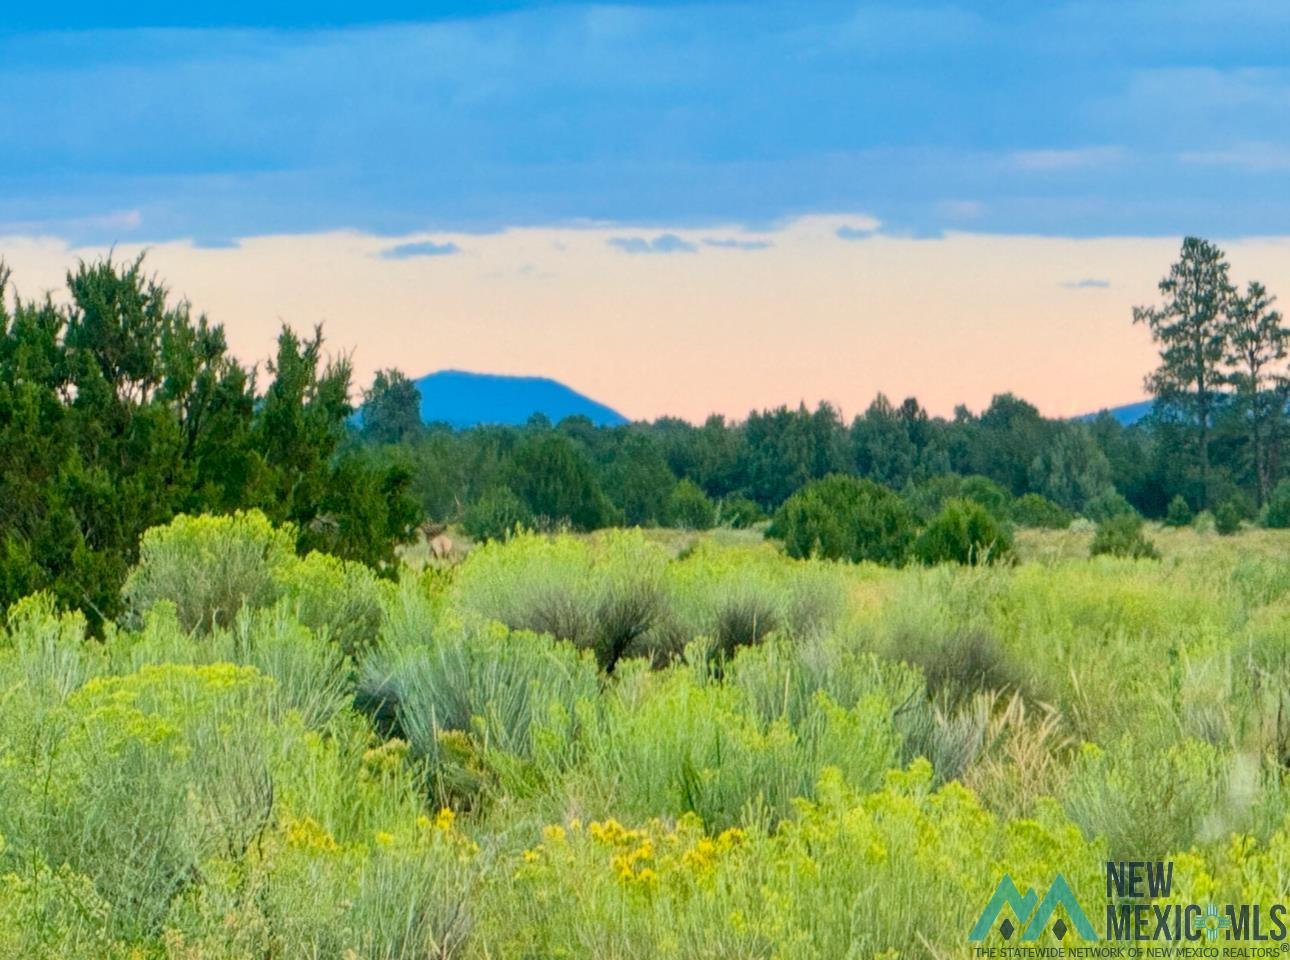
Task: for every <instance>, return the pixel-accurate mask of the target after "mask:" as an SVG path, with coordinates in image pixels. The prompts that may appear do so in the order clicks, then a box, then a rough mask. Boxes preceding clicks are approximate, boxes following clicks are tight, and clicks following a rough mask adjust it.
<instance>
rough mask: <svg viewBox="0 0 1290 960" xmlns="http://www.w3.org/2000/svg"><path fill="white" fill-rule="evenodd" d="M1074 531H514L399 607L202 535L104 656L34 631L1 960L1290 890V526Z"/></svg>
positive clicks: (920, 927) (877, 947) (6, 640)
mask: <svg viewBox="0 0 1290 960" xmlns="http://www.w3.org/2000/svg"><path fill="white" fill-rule="evenodd" d="M1090 536H1091V534H1090V533H1089V532H1088V531H1087V530H1081V529H1079V528H1078V527H1077V528H1075V529H1072V530H1069V531H1060V532H1043V533H1040V532H1035V531H1023V532H1022V533H1021V534H1020V535H1019V537H1018V547H1017V551H1018V555H1019V558H1020V562H1019V563H1018V564H1016V565H1015V566H1007V567H992V568H973V567H958V566H940V567H933V568H921V567H909V568H905V569H901V570H892V569H886V568H880V567H876V566H871V565H851V564H834V563H824V562H818V561H793V560H789V559H787V558H786V557H784V556H783V555H782V554H781V553H779V552H778V551H777V549H776V548H775V546H774V545H772V544H770V543H766V542H763V541H762V540H761V539H760V538H759V537H758V536H757V535H756V534H755V533H750V532H746V531H745V532H739V533H732V532H721V533H716V534H704V535H695V534H683V533H677V532H671V531H649V532H644V533H642V532H639V531H631V532H624V531H602V532H600V533H597V534H594V535H590V536H559V537H554V538H549V537H540V536H536V535H524V536H520V537H517V538H515V539H513V540H511V541H510V542H507V543H490V544H487V545H481V546H476V547H474V548H473V549H471V550H470V551H469V553H468V555H467V556H466V557H465V559H464V560H462V561H461V562H460V563H457V564H455V565H441V564H435V563H426V562H423V560H424V558H423V557H417V556H415V555H414V556H413V557H412V558H411V559H412V562H409V563H408V564H407V570H406V571H405V573H404V575H403V577H402V579H401V580H400V581H399V582H397V583H394V582H391V581H386V580H380V579H378V578H376V577H375V576H374V575H373V574H371V573H370V572H369V571H368V570H367V569H366V568H364V567H362V566H359V565H357V564H349V563H343V562H341V561H339V560H335V559H333V558H329V557H325V556H322V555H320V554H313V555H310V556H308V557H306V558H303V559H301V558H299V557H297V556H296V554H295V552H294V550H293V548H292V545H293V543H294V537H293V536H292V534H291V533H290V531H284V530H280V529H275V528H273V527H272V526H270V525H269V524H268V522H267V521H265V520H264V519H263V518H262V517H260V516H259V515H256V514H243V515H239V516H237V517H226V518H219V519H216V518H206V517H202V518H184V517H181V518H179V519H177V520H176V521H175V522H174V523H172V524H171V525H170V526H168V527H164V528H158V529H156V530H154V531H152V532H150V533H149V534H148V535H147V537H146V538H145V540H144V545H143V550H142V558H141V561H140V564H139V566H138V567H136V568H135V570H134V571H133V572H132V574H131V575H130V578H129V580H128V581H127V583H126V586H125V596H124V608H125V610H126V614H125V615H124V617H123V618H122V619H121V621H120V623H119V624H115V625H109V627H108V629H107V633H106V636H105V637H104V638H102V639H96V638H89V637H87V635H86V627H85V622H84V620H83V618H82V617H81V616H80V615H79V614H67V613H58V612H56V611H55V609H54V607H53V605H52V603H51V602H50V601H49V600H48V599H46V598H43V597H41V596H35V597H30V598H28V599H26V600H24V601H22V602H21V603H19V604H18V605H17V606H16V607H15V608H14V609H13V610H11V611H10V612H9V616H8V619H7V628H6V630H5V632H4V634H3V639H2V640H0V691H2V693H0V835H2V836H3V846H2V851H0V874H2V876H0V956H3V957H67V958H86V960H90V958H94V960H98V958H103V957H114V958H132V960H133V958H154V957H155V958H161V957H165V958H176V960H178V958H185V960H234V958H238V960H241V958H246V960H250V958H290V960H295V958H346V960H351V958H353V960H356V958H365V960H366V958H372V960H377V958H380V960H393V958H403V960H411V958H425V957H443V958H447V957H462V958H555V957H570V958H573V957H597V958H636V957H639V958H647V957H648V958H654V957H676V958H700V957H709V958H711V957H765V958H803V957H804V958H821V960H832V958H840V957H855V958H861V957H874V956H890V957H896V956H910V957H912V956H932V957H948V956H968V955H969V944H968V941H967V934H968V931H969V929H970V928H971V926H972V924H973V922H974V921H975V919H976V917H977V915H978V914H979V913H980V911H981V909H982V906H983V905H984V903H985V902H986V901H987V899H988V898H989V897H990V895H991V892H992V891H993V889H994V885H995V883H996V882H997V880H998V878H999V876H1001V875H1002V874H1003V873H1005V872H1006V873H1008V874H1009V875H1010V876H1011V877H1012V878H1013V879H1014V880H1015V881H1016V883H1017V885H1018V886H1019V887H1020V888H1021V889H1025V888H1026V886H1028V885H1030V886H1034V887H1035V888H1036V889H1041V890H1042V889H1045V888H1046V887H1047V885H1048V884H1049V883H1050V882H1051V881H1052V879H1053V877H1054V875H1055V874H1056V873H1058V872H1060V873H1062V874H1063V875H1064V876H1065V878H1066V879H1067V880H1068V881H1069V882H1070V885H1071V886H1072V888H1073V889H1074V890H1075V892H1076V894H1077V895H1079V896H1080V897H1081V898H1088V899H1089V900H1091V901H1092V902H1093V903H1097V901H1098V900H1099V898H1101V899H1102V900H1104V899H1105V891H1104V886H1105V876H1104V861H1106V860H1108V859H1153V860H1154V859H1161V860H1170V861H1172V862H1173V863H1174V865H1175V875H1174V888H1173V892H1172V894H1171V897H1173V898H1174V899H1176V900H1178V901H1179V902H1189V903H1190V902H1195V903H1199V904H1202V905H1203V904H1205V903H1207V902H1210V901H1213V902H1216V903H1229V902H1230V903H1259V902H1262V903H1267V902H1270V901H1272V900H1275V899H1277V898H1278V897H1280V896H1281V895H1282V894H1283V892H1284V890H1285V889H1286V887H1287V884H1288V883H1290V834H1288V833H1287V824H1286V814H1287V811H1288V809H1290V808H1288V807H1287V798H1286V796H1285V795H1284V793H1283V790H1284V787H1283V774H1284V772H1285V764H1286V762H1287V760H1290V715H1288V714H1287V707H1288V706H1290V702H1288V701H1290V695H1288V692H1287V679H1288V678H1290V656H1288V654H1290V533H1286V532H1278V531H1245V532H1242V533H1241V534H1239V535H1237V536H1235V537H1219V536H1217V535H1216V534H1214V533H1212V532H1198V531H1196V530H1194V529H1190V528H1188V529H1183V530H1164V529H1159V528H1155V529H1152V530H1151V531H1150V536H1151V537H1152V538H1153V539H1154V540H1155V542H1156V544H1157V546H1158V547H1159V549H1160V552H1161V554H1162V559H1160V560H1158V561H1157V560H1124V559H1115V558H1110V557H1098V558H1093V559H1090V558H1089V556H1088V545H1089V539H1090ZM414 554H415V551H414ZM555 638H560V639H555ZM1096 912H1097V913H1100V909H1099V910H1097V911H1096ZM988 942H990V943H995V944H1002V943H1003V942H1004V941H1003V940H1002V939H1001V938H1000V937H999V935H998V934H997V933H995V934H992V935H991V939H990V940H989V941H988ZM1055 942H1056V941H1052V940H1051V936H1050V935H1049V934H1047V933H1045V934H1044V936H1043V938H1042V939H1041V941H1040V943H1041V944H1048V943H1055ZM1070 942H1071V941H1067V943H1068V944H1069V943H1070Z"/></svg>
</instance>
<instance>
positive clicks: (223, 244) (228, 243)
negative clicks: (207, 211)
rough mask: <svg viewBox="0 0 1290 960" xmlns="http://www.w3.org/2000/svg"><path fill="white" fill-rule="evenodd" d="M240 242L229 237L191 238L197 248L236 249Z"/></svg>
mask: <svg viewBox="0 0 1290 960" xmlns="http://www.w3.org/2000/svg"><path fill="white" fill-rule="evenodd" d="M241 245H242V244H241V243H240V241H238V240H235V239H233V238H231V237H200V238H195V239H194V240H193V246H194V247H195V248H197V249H198V250H236V249H238V247H240V246H241Z"/></svg>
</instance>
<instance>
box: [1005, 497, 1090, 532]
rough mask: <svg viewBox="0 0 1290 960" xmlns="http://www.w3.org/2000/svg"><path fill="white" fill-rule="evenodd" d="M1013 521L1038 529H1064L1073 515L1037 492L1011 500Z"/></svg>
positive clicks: (1022, 525) (1069, 523)
mask: <svg viewBox="0 0 1290 960" xmlns="http://www.w3.org/2000/svg"><path fill="white" fill-rule="evenodd" d="M1011 516H1012V519H1013V522H1015V523H1016V524H1017V525H1018V526H1021V527H1032V528H1035V529H1038V530H1065V529H1066V528H1067V527H1069V526H1070V525H1071V521H1072V520H1074V519H1075V517H1074V516H1073V515H1072V514H1071V512H1070V511H1069V510H1067V509H1066V508H1065V507H1063V506H1062V505H1061V504H1059V503H1055V502H1054V501H1052V500H1049V499H1048V498H1047V497H1045V496H1043V495H1042V494H1038V493H1027V494H1024V495H1023V496H1020V497H1018V498H1017V499H1016V500H1015V501H1013V504H1012V508H1011Z"/></svg>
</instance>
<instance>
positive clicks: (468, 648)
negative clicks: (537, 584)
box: [359, 603, 599, 803]
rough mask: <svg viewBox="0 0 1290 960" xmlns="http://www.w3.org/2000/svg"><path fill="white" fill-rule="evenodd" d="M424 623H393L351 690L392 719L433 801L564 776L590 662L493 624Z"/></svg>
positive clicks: (591, 675)
mask: <svg viewBox="0 0 1290 960" xmlns="http://www.w3.org/2000/svg"><path fill="white" fill-rule="evenodd" d="M430 623H431V613H430V609H429V607H428V606H418V605H417V604H415V603H412V604H408V605H406V606H405V607H404V608H403V610H402V611H401V612H400V613H399V614H397V615H394V616H392V617H391V621H390V624H389V626H388V628H387V634H386V638H385V640H384V642H383V643H382V645H381V647H380V648H378V649H377V650H376V651H374V652H373V654H372V655H371V656H369V657H368V658H367V660H366V661H365V662H364V664H363V668H362V673H361V677H360V681H359V686H360V691H361V696H362V699H363V700H364V702H366V703H368V704H371V705H373V706H377V707H378V708H383V709H385V710H387V711H388V710H390V709H392V710H393V711H394V715H395V717H396V719H397V724H398V730H399V732H401V733H402V734H403V735H404V736H405V737H406V738H407V742H408V745H409V746H410V747H411V748H412V752H413V755H414V756H416V757H420V758H423V759H424V760H426V761H427V762H428V763H429V765H430V766H429V773H430V776H431V783H432V787H433V789H434V791H435V792H436V794H437V795H438V798H439V800H440V801H441V802H444V803H447V802H450V801H454V800H469V799H471V798H470V797H469V796H462V794H463V793H469V792H471V791H472V790H480V789H483V788H485V787H486V786H487V785H488V784H489V783H498V784H501V785H503V786H505V787H506V788H507V789H508V790H509V791H512V792H515V791H518V792H520V793H525V792H528V790H529V789H530V788H532V787H533V786H534V785H536V784H538V783H540V782H542V781H543V780H544V779H545V778H549V777H552V776H555V775H556V774H558V773H559V772H560V771H561V770H563V769H564V768H565V767H566V766H567V765H568V764H569V763H570V762H571V761H572V759H573V757H574V755H575V750H576V747H577V740H578V737H579V729H580V725H581V723H582V722H583V714H584V712H585V710H586V709H587V707H588V705H590V704H592V703H594V701H595V699H596V696H597V693H598V691H599V679H598V677H597V673H596V667H595V664H594V662H593V661H592V660H591V658H590V657H589V656H587V655H583V654H580V653H578V652H577V651H575V650H574V648H573V647H572V646H570V645H568V644H552V643H551V642H550V640H548V639H547V638H545V637H540V636H537V635H535V634H532V633H525V632H512V631H509V630H507V629H506V628H505V627H504V626H503V625H501V624H498V623H493V624H486V625H479V626H477V627H469V628H465V627H461V626H449V627H447V628H443V629H438V630H434V631H432V630H431V628H430ZM463 785H468V786H467V789H463Z"/></svg>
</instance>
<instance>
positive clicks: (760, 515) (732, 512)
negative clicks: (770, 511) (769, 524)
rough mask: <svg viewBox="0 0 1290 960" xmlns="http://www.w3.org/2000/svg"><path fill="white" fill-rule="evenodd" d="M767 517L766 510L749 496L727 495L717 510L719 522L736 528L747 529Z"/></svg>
mask: <svg viewBox="0 0 1290 960" xmlns="http://www.w3.org/2000/svg"><path fill="white" fill-rule="evenodd" d="M765 519H766V512H765V511H764V510H762V508H761V507H760V506H758V505H757V502H756V501H755V500H750V499H748V498H747V497H726V498H725V499H724V500H722V501H721V504H720V506H719V508H718V511H717V522H718V523H720V524H721V525H722V526H726V527H731V528H732V529H735V530H745V529H747V528H748V527H751V526H754V525H755V524H758V523H761V522H762V521H763V520H765Z"/></svg>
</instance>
